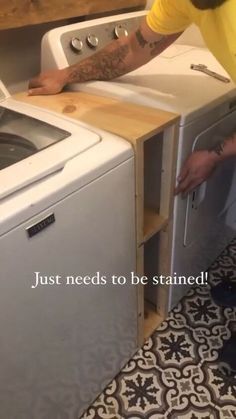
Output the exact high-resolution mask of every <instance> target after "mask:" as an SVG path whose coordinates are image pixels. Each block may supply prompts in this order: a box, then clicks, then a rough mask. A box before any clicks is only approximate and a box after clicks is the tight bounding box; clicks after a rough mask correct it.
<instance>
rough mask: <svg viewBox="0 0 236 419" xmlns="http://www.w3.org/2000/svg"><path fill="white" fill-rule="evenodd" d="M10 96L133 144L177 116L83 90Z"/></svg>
mask: <svg viewBox="0 0 236 419" xmlns="http://www.w3.org/2000/svg"><path fill="white" fill-rule="evenodd" d="M14 98H15V99H17V100H21V101H23V102H26V103H30V104H32V105H35V106H39V107H43V108H46V109H49V110H53V111H55V112H59V113H61V114H64V115H65V116H68V117H70V118H74V119H76V120H80V121H82V122H85V123H87V124H91V125H93V126H94V127H97V128H100V129H104V130H106V131H109V132H111V133H113V134H116V135H118V136H121V137H122V138H125V139H126V140H128V141H129V142H130V143H132V144H133V146H134V147H136V145H137V141H138V142H142V141H145V140H146V139H148V138H150V136H153V135H155V134H157V133H159V132H160V131H161V130H163V129H164V128H165V127H166V126H169V125H170V124H172V123H174V122H175V121H177V120H178V119H179V116H178V115H176V114H173V113H170V112H165V111H163V110H158V109H153V108H148V107H145V106H140V105H135V104H131V103H128V102H122V101H119V100H116V99H111V98H105V97H101V96H95V95H90V94H87V93H84V92H63V93H61V94H59V95H50V96H28V95H27V93H18V94H16V95H14Z"/></svg>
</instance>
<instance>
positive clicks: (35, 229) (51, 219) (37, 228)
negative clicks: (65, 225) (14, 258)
mask: <svg viewBox="0 0 236 419" xmlns="http://www.w3.org/2000/svg"><path fill="white" fill-rule="evenodd" d="M55 221H56V220H55V215H54V214H50V215H48V216H47V217H46V218H43V220H41V221H39V222H38V223H36V224H34V225H33V226H31V227H29V228H27V229H26V231H27V233H28V236H29V237H33V236H35V235H36V234H38V233H40V232H41V231H42V230H44V229H45V228H47V227H49V226H50V225H51V224H53V223H55Z"/></svg>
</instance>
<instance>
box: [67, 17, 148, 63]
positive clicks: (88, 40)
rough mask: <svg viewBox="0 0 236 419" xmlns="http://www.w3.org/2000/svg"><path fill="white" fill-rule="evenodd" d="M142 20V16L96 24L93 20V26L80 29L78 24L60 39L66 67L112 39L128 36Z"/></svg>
mask: <svg viewBox="0 0 236 419" xmlns="http://www.w3.org/2000/svg"><path fill="white" fill-rule="evenodd" d="M142 19H143V16H136V17H130V18H127V17H126V18H125V19H123V20H120V21H117V20H116V21H111V22H109V23H107V22H106V23H97V24H96V20H94V25H93V26H90V27H89V28H80V27H79V24H78V29H73V30H72V29H71V30H69V29H68V31H66V32H64V33H63V34H62V35H61V38H60V42H61V46H62V48H63V51H64V54H65V56H66V59H67V62H68V65H73V64H75V63H78V62H79V61H81V60H83V59H84V58H86V57H89V56H90V55H92V54H93V53H94V52H96V51H98V50H99V49H101V48H103V47H105V46H106V45H107V44H108V43H109V42H111V41H112V40H114V39H120V38H121V37H123V36H128V35H129V34H130V33H131V32H133V31H135V30H136V29H137V28H138V27H139V25H140V22H141V20H142Z"/></svg>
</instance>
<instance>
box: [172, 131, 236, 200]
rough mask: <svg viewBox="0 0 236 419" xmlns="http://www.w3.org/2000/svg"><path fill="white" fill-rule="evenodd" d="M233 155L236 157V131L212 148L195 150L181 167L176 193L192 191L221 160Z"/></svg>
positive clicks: (207, 176) (209, 174) (184, 193)
mask: <svg viewBox="0 0 236 419" xmlns="http://www.w3.org/2000/svg"><path fill="white" fill-rule="evenodd" d="M233 156H234V157H236V133H234V134H232V135H231V136H229V137H227V138H225V139H224V141H222V142H221V143H220V144H218V145H217V146H216V147H214V148H213V149H212V150H199V151H195V152H193V153H192V154H191V155H190V156H189V157H188V158H187V160H186V161H185V163H184V164H183V166H182V168H181V171H180V174H179V176H178V186H177V187H176V190H175V193H176V194H179V193H181V194H183V195H186V194H187V193H189V192H191V191H192V190H193V189H195V188H196V187H197V186H198V185H200V184H201V183H202V182H204V181H205V180H206V179H208V178H209V177H210V176H211V174H212V173H213V171H214V170H215V168H216V166H217V165H218V164H219V163H220V162H221V161H223V160H225V159H227V158H228V157H233Z"/></svg>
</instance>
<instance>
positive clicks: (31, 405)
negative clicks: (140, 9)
mask: <svg viewBox="0 0 236 419" xmlns="http://www.w3.org/2000/svg"><path fill="white" fill-rule="evenodd" d="M7 96H8V93H7V91H6V89H5V88H4V86H3V85H2V84H1V85H0V166H1V167H0V169H1V170H0V337H1V345H0V360H1V362H0V390H1V391H0V406H1V408H0V419H6V418H8V419H13V418H15V417H18V418H19V419H20V418H22V419H23V418H35V419H41V418H44V419H52V418H55V417H58V415H59V416H61V417H68V418H69V417H70V418H71V419H72V418H74V419H75V418H78V417H80V416H81V414H82V412H83V411H84V410H85V409H86V408H87V407H88V406H89V405H90V404H91V402H92V401H93V400H94V399H95V398H96V397H97V396H98V395H99V393H100V392H101V391H102V390H103V388H104V387H105V386H106V385H107V384H108V382H109V381H110V380H111V379H112V378H113V377H114V376H115V375H116V374H117V373H118V372H119V371H120V369H121V367H122V366H123V365H124V364H125V363H126V362H127V360H128V359H129V358H130V357H131V356H132V354H133V353H134V351H135V350H136V348H137V298H136V297H137V296H136V287H133V286H131V285H128V283H127V285H122V286H119V285H112V276H113V275H116V276H120V275H122V276H125V277H127V279H128V278H129V277H130V273H131V272H132V271H134V270H135V218H134V158H133V151H132V148H131V146H130V145H129V143H128V142H126V141H125V140H122V139H121V138H118V137H115V136H113V135H111V134H108V133H105V132H103V131H99V130H96V132H95V131H94V130H93V129H92V128H91V127H88V126H86V125H80V124H79V123H76V122H75V121H74V122H73V121H72V120H69V118H63V117H62V116H59V115H57V114H54V113H51V112H47V111H43V110H42V109H39V108H36V107H34V106H30V105H26V104H23V103H21V102H18V101H16V100H13V99H12V98H10V97H7ZM114 191H115V193H114ZM127 282H129V281H127Z"/></svg>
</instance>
